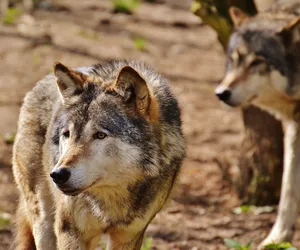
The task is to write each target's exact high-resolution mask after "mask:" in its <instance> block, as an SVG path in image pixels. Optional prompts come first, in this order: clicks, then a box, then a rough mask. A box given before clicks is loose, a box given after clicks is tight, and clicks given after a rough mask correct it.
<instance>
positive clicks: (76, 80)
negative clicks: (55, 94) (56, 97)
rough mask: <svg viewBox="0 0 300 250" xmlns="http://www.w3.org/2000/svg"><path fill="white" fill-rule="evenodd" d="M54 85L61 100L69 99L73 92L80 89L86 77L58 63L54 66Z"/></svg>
mask: <svg viewBox="0 0 300 250" xmlns="http://www.w3.org/2000/svg"><path fill="white" fill-rule="evenodd" d="M54 75H55V78H56V83H57V86H58V89H59V92H60V93H61V96H62V98H63V99H65V98H68V97H71V96H72V95H73V94H74V92H75V90H77V89H82V87H83V84H84V82H85V81H86V80H87V76H86V75H84V74H82V73H80V72H77V71H75V70H72V69H69V68H68V67H66V66H65V65H63V64H62V63H60V62H56V63H55V64H54Z"/></svg>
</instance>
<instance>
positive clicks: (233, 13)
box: [229, 6, 249, 26]
mask: <svg viewBox="0 0 300 250" xmlns="http://www.w3.org/2000/svg"><path fill="white" fill-rule="evenodd" d="M229 15H230V17H231V20H232V22H233V24H234V26H239V25H240V24H241V23H242V22H244V21H245V20H247V19H248V18H249V16H248V15H247V14H246V13H245V12H244V11H242V10H241V9H239V8H237V7H234V6H232V7H230V8H229Z"/></svg>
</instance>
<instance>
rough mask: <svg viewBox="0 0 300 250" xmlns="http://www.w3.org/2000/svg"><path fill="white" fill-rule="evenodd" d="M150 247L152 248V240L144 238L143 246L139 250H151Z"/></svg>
mask: <svg viewBox="0 0 300 250" xmlns="http://www.w3.org/2000/svg"><path fill="white" fill-rule="evenodd" d="M151 246H152V238H150V237H146V238H145V239H144V243H143V245H142V248H141V250H150V249H151Z"/></svg>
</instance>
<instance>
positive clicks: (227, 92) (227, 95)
mask: <svg viewBox="0 0 300 250" xmlns="http://www.w3.org/2000/svg"><path fill="white" fill-rule="evenodd" d="M216 95H217V97H219V99H220V100H221V101H223V102H226V101H228V100H229V98H230V96H231V92H230V90H228V89H226V90H224V91H222V92H216Z"/></svg>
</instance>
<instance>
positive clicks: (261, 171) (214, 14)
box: [192, 0, 283, 205]
mask: <svg viewBox="0 0 300 250" xmlns="http://www.w3.org/2000/svg"><path fill="white" fill-rule="evenodd" d="M232 5H234V6H236V7H239V8H241V9H242V10H243V11H245V12H247V13H248V14H250V15H251V14H252V15H253V14H255V13H256V8H255V5H254V2H253V1H250V0H222V1H219V0H195V1H194V2H193V4H192V11H193V12H194V13H195V14H196V15H197V16H199V17H200V18H201V19H202V20H203V22H204V23H206V24H208V25H209V26H211V27H212V28H213V29H214V30H215V31H216V32H217V35H218V38H219V41H220V43H221V44H222V46H223V48H224V49H226V47H227V42H228V38H229V36H230V33H231V31H232V22H231V20H230V18H229V15H228V9H229V7H230V6H232ZM242 118H243V121H244V125H245V136H244V140H243V143H242V146H241V154H240V158H239V169H240V173H239V176H238V178H237V181H236V187H237V191H238V194H239V196H240V198H241V200H242V202H243V203H247V204H254V205H267V204H274V203H277V202H278V200H279V195H280V187H281V177H282V170H283V167H282V166H283V131H282V125H281V122H280V121H278V120H276V119H275V118H274V117H273V116H271V115H270V114H268V113H266V112H264V111H262V110H260V109H259V108H256V107H254V106H249V107H246V108H243V109H242Z"/></svg>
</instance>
